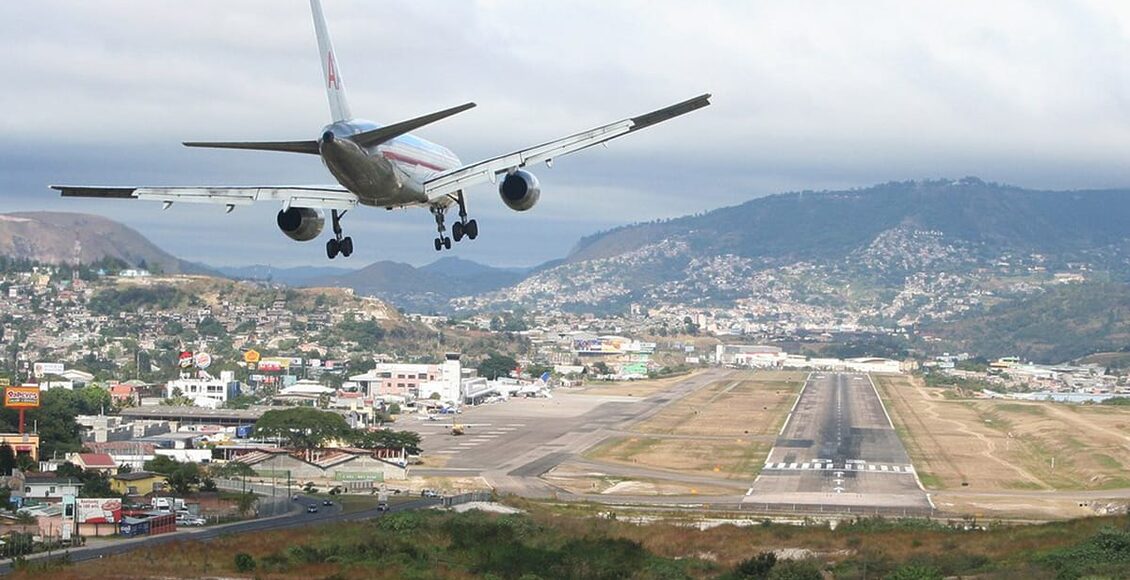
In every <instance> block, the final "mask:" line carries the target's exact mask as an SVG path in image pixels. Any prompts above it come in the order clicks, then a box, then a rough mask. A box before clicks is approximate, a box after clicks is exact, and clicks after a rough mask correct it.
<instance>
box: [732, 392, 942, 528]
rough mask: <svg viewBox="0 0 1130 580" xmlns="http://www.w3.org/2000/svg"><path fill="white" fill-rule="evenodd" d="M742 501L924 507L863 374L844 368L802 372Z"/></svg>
mask: <svg viewBox="0 0 1130 580" xmlns="http://www.w3.org/2000/svg"><path fill="white" fill-rule="evenodd" d="M742 501H743V504H753V505H752V506H751V507H755V506H757V505H759V504H760V505H774V504H778V505H779V504H787V505H805V506H828V508H829V510H831V509H834V508H835V506H868V507H885V508H911V509H921V510H926V511H929V510H931V509H932V505H931V504H930V500H929V498H928V497H927V495H926V493H925V492H924V491H923V490H922V488H921V486H920V484H919V482H918V478H917V475H916V474H915V472H914V467H913V466H912V465H911V463H910V457H909V456H908V455H907V452H906V448H905V447H904V446H903V444H902V442H901V441H900V440H899V438H898V435H897V434H896V433H895V430H894V426H893V425H892V424H891V421H890V417H889V416H888V415H887V412H886V410H885V409H884V408H883V404H882V401H880V399H879V395H878V392H877V391H876V390H875V388H874V385H873V384H872V383H871V380H870V378H869V377H868V376H867V375H864V374H850V373H822V372H815V373H812V374H810V375H809V377H808V380H807V381H806V382H805V386H804V388H803V389H802V391H801V394H800V396H799V397H798V398H797V401H796V404H795V406H794V407H793V410H792V412H791V413H790V415H789V417H788V419H787V420H786V423H785V425H784V426H783V427H782V429H781V433H780V435H779V437H778V438H777V441H776V443H775V445H774V446H773V449H772V450H771V451H770V452H769V457H768V459H767V460H766V462H765V466H764V468H763V469H762V471H761V474H760V475H759V476H758V477H757V479H756V480H755V481H754V483H753V485H752V486H750V488H749V490H748V491H747V494H746V496H745V498H744V499H743V500H742Z"/></svg>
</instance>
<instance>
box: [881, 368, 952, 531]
mask: <svg viewBox="0 0 1130 580" xmlns="http://www.w3.org/2000/svg"><path fill="white" fill-rule="evenodd" d="M867 382H869V383H871V390H873V391H875V398H876V399H879V407H880V408H882V409H883V414H884V415H886V416H887V423H888V424H890V426H891V429H894V428H895V422H894V421H891V414H890V413H888V412H887V405H886V404H885V403H883V397H880V396H879V388H878V387H876V386H875V379H873V378H871V373H867ZM895 435H898V432H897V430H896V432H895ZM903 447H904V448H905V447H906V443H903ZM906 455H907V459H910V450H907V453H906ZM910 471H911V473H913V474H914V483H917V484H918V489H920V490H922V493H924V494H925V495H926V503H928V504H930V509H932V510H936V509H938V508H937V506H935V505H934V498H933V497H931V496H930V492H928V491H926V486H924V485H922V480H921V479H919V478H918V470H917V469H915V468H914V462H913V461H911V462H910Z"/></svg>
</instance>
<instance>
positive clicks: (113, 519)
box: [75, 497, 122, 524]
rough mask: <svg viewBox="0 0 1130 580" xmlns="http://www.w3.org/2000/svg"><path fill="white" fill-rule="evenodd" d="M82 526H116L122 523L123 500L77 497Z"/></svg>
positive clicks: (78, 518) (79, 518) (77, 519)
mask: <svg viewBox="0 0 1130 580" xmlns="http://www.w3.org/2000/svg"><path fill="white" fill-rule="evenodd" d="M75 504H76V506H77V508H78V515H77V517H76V518H75V521H77V522H78V523H80V524H116V523H118V522H120V521H122V500H121V499H120V498H112V497H111V498H105V497H76V498H75Z"/></svg>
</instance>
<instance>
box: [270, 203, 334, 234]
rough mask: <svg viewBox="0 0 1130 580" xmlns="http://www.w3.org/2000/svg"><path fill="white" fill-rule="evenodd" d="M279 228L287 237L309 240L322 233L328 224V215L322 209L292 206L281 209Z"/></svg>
mask: <svg viewBox="0 0 1130 580" xmlns="http://www.w3.org/2000/svg"><path fill="white" fill-rule="evenodd" d="M278 223H279V229H280V230H282V232H283V233H284V234H286V237H288V238H290V239H292V240H295V241H298V242H309V241H310V240H312V239H314V238H316V237H318V235H319V234H321V233H322V228H324V227H325V226H326V216H325V214H323V213H322V211H321V210H318V209H311V208H308V207H292V208H287V209H285V210H282V211H279V216H278Z"/></svg>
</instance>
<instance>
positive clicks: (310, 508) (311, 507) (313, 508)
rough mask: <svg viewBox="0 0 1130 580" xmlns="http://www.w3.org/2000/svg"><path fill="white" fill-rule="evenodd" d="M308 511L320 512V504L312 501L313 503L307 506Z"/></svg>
mask: <svg viewBox="0 0 1130 580" xmlns="http://www.w3.org/2000/svg"><path fill="white" fill-rule="evenodd" d="M306 513H308V514H316V513H318V504H316V503H312V504H310V505H308V506H306Z"/></svg>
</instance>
